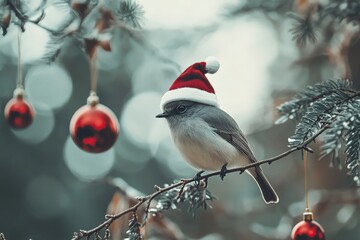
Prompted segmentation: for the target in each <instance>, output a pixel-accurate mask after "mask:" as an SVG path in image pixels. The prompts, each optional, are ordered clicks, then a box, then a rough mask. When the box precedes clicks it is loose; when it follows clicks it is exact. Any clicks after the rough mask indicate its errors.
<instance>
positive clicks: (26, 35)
mask: <svg viewBox="0 0 360 240" xmlns="http://www.w3.org/2000/svg"><path fill="white" fill-rule="evenodd" d="M24 27H25V29H26V31H25V32H23V33H22V34H21V61H22V63H24V64H27V63H34V62H36V61H39V60H40V59H42V57H43V56H44V54H45V52H46V48H47V45H48V43H49V41H50V37H49V33H48V32H47V31H46V30H45V29H43V28H41V27H39V26H37V25H35V24H33V23H30V22H27V23H26V24H25V26H24ZM17 36H18V29H17V28H13V30H12V32H11V36H9V37H12V51H13V54H12V55H15V56H17V55H18V43H17Z"/></svg>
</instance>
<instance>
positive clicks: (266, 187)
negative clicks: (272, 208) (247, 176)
mask: <svg viewBox="0 0 360 240" xmlns="http://www.w3.org/2000/svg"><path fill="white" fill-rule="evenodd" d="M255 173H256V174H254V175H253V177H254V179H255V181H256V183H257V184H258V186H259V188H260V191H261V194H262V197H263V199H264V201H265V203H267V204H269V203H277V202H279V197H278V195H277V194H276V192H275V190H274V189H273V187H272V186H271V184H270V183H269V181H268V180H267V178H266V177H265V175H264V173H263V171H262V170H261V168H259V167H256V168H255Z"/></svg>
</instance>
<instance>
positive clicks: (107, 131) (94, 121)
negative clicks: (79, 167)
mask: <svg viewBox="0 0 360 240" xmlns="http://www.w3.org/2000/svg"><path fill="white" fill-rule="evenodd" d="M70 134H71V137H72V139H73V141H74V142H75V144H76V145H77V146H78V147H80V148H81V149H83V150H85V151H87V152H91V153H100V152H104V151H106V150H108V149H109V148H111V147H112V146H113V145H114V143H115V141H116V139H117V137H118V134H119V123H118V121H117V118H116V116H115V115H114V113H113V112H112V111H111V110H110V109H109V108H107V107H106V106H104V105H102V104H99V98H98V97H97V96H96V95H90V96H89V98H88V104H87V105H85V106H82V107H81V108H79V109H78V110H77V111H76V112H75V113H74V115H73V116H72V118H71V121H70Z"/></svg>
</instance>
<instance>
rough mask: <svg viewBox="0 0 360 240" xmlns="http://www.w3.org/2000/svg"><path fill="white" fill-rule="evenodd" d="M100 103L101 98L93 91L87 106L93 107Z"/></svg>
mask: <svg viewBox="0 0 360 240" xmlns="http://www.w3.org/2000/svg"><path fill="white" fill-rule="evenodd" d="M98 103H99V97H98V96H97V95H96V93H95V92H93V91H91V92H90V96H89V97H88V98H87V104H89V105H91V106H93V107H94V106H96V105H97V104H98Z"/></svg>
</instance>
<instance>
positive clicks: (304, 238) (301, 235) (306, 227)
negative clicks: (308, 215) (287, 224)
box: [291, 220, 325, 240]
mask: <svg viewBox="0 0 360 240" xmlns="http://www.w3.org/2000/svg"><path fill="white" fill-rule="evenodd" d="M324 239H325V234H324V229H323V228H322V227H321V226H320V224H319V223H317V222H316V221H313V220H311V221H305V220H304V221H301V222H299V223H298V224H296V225H295V227H294V228H293V230H292V232H291V240H324Z"/></svg>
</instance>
